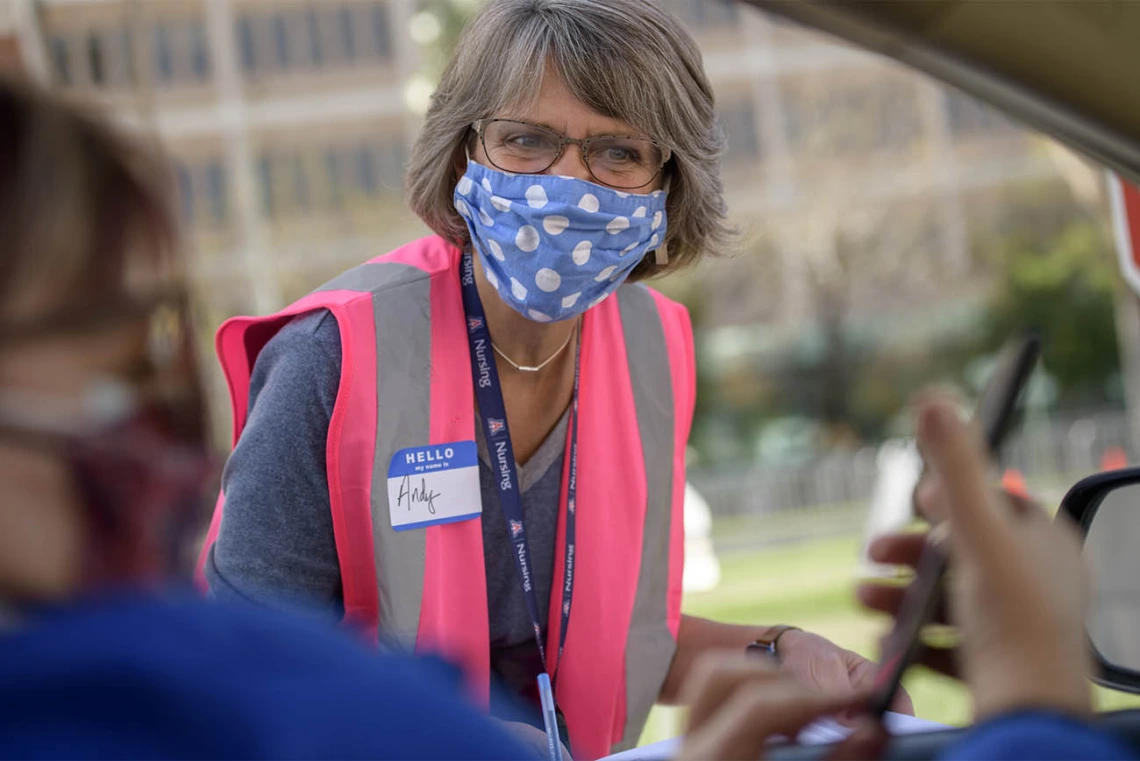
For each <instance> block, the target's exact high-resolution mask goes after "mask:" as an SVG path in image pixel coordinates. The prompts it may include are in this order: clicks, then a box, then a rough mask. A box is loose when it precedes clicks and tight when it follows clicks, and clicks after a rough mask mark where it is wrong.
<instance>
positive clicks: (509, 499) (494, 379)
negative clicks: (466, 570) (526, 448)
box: [460, 252, 582, 671]
mask: <svg viewBox="0 0 1140 761" xmlns="http://www.w3.org/2000/svg"><path fill="white" fill-rule="evenodd" d="M460 279H461V282H462V285H463V310H464V312H465V313H466V316H467V338H468V344H469V346H470V349H471V374H472V378H473V380H474V384H475V398H476V400H478V402H479V411H480V412H481V413H482V415H483V433H484V434H485V437H486V441H487V450H488V454H489V455H490V458H491V467H492V469H493V470H494V471H495V480H496V482H497V484H498V488H499V501H500V502H501V503H502V506H503V517H504V518H505V519H506V522H507V535H508V536H509V537H510V539H511V545H512V549H513V550H514V553H513V554H514V556H515V566H516V567H517V568H518V572H519V579H520V580H521V581H522V588H523V593H524V594H525V595H526V607H527V610H528V611H529V612H530V621H531V624H532V625H533V626H534V640H535V642H537V643H538V654H539V657H541V658H542V663H543V668H544V669H545V667H546V645H545V643H544V642H543V640H542V623H541V622H540V621H539V618H538V597H537V595H536V594H535V593H534V573H533V572H532V570H531V562H530V545H529V544H528V542H527V538H526V517H525V516H524V515H523V505H522V495H521V493H520V491H519V475H518V468H517V467H516V466H515V453H514V448H513V447H512V446H511V433H510V429H509V428H508V427H507V411H506V407H505V406H504V404H503V392H502V387H501V386H500V385H499V371H498V369H497V368H496V367H495V361H494V358H493V357H492V356H491V334H490V332H489V331H488V330H487V320H486V318H485V316H484V312H483V302H482V301H480V299H479V289H478V287H477V286H476V285H475V265H474V262H473V258H472V256H471V253H470V252H464V254H463V269H462V276H461V278H460ZM581 359H582V341H581V336H579V340H578V347H577V353H576V354H575V358H574V397H573V399H572V400H571V402H570V475H569V481H568V483H567V487H566V554H565V558H566V560H565V573H564V574H563V578H564V579H565V580H564V581H563V583H562V627H561V630H560V631H559V636H558V660H557V661H556V662H555V670H556V671H557V666H558V664H559V663H561V661H562V649H563V648H564V647H565V645H566V630H567V629H568V628H569V625H570V604H571V602H572V601H573V599H574V560H575V541H576V536H575V516H574V512H575V505H574V500H575V497H576V495H577V492H578V384H579V380H580V375H581V365H582V363H581Z"/></svg>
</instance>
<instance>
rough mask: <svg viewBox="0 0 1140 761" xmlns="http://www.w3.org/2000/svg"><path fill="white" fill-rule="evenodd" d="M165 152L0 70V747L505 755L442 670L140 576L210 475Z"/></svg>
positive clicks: (166, 551) (168, 558)
mask: <svg viewBox="0 0 1140 761" xmlns="http://www.w3.org/2000/svg"><path fill="white" fill-rule="evenodd" d="M164 174H165V172H164V169H163V168H162V164H161V163H160V162H158V161H156V160H154V159H153V158H152V157H150V156H148V155H147V154H145V153H143V152H142V151H140V150H139V148H138V146H135V145H133V144H132V143H130V142H129V141H128V140H127V139H125V138H124V137H123V136H122V135H120V134H118V133H117V132H116V131H114V130H113V129H111V128H110V127H109V126H107V125H106V124H104V123H103V122H102V121H100V120H99V119H98V118H96V117H94V116H90V115H87V114H85V113H83V112H81V111H79V110H76V109H74V108H71V107H69V106H66V105H63V104H61V103H60V102H57V101H55V100H54V99H53V98H51V97H49V96H47V95H44V94H42V93H40V92H38V91H36V90H33V89H31V88H30V87H27V86H25V85H22V84H15V83H10V82H2V81H0V231H3V234H2V237H0V481H2V483H3V486H4V488H3V492H2V494H0V757H5V758H37V757H64V758H80V757H101V758H137V757H142V758H169V757H179V758H297V757H305V758H317V757H332V758H362V757H363V758H399V759H411V758H488V759H491V758H495V759H498V758H526V757H527V754H526V753H525V751H523V750H522V749H520V748H518V747H517V746H515V745H514V744H513V741H512V740H510V739H509V738H508V737H507V736H506V735H504V734H503V733H502V732H501V730H499V729H497V728H495V727H493V726H491V725H489V724H488V722H486V720H485V719H483V718H482V717H481V716H480V715H479V714H478V713H477V712H476V711H475V710H474V709H472V708H469V707H467V706H466V705H464V704H463V703H462V702H461V701H460V700H459V699H458V697H457V690H456V688H455V684H454V682H455V680H454V679H450V678H449V675H448V676H445V673H444V672H442V671H441V672H440V673H435V672H433V671H432V670H431V667H429V666H428V665H426V664H413V663H411V662H407V661H397V660H394V659H391V658H385V657H383V656H381V655H379V654H377V653H375V652H374V651H371V650H369V649H367V648H365V647H363V646H360V645H359V644H358V643H356V642H352V641H349V640H348V639H347V638H345V637H343V636H342V635H340V634H338V633H336V632H334V631H330V630H329V627H327V626H326V625H324V624H323V623H321V624H320V625H317V624H313V623H305V622H302V621H297V620H294V619H291V618H289V617H285V616H283V615H281V614H272V613H269V612H267V611H261V610H256V609H253V608H250V607H240V608H230V607H228V606H224V605H217V604H210V603H206V602H204V601H201V600H199V599H197V596H196V595H192V594H187V595H186V596H185V597H179V596H178V595H176V594H172V595H169V596H167V595H160V591H161V590H162V589H163V586H164V584H165V583H167V582H169V581H170V580H172V579H173V578H174V577H175V576H174V575H175V574H176V572H177V570H178V568H179V566H180V562H179V561H180V559H185V558H184V556H185V554H186V553H185V550H186V549H188V544H189V542H190V540H191V534H192V532H194V531H196V530H197V529H198V520H199V519H200V518H201V517H203V516H202V509H201V507H202V504H203V502H202V499H201V497H202V496H203V489H204V487H207V486H208V484H209V483H210V479H209V470H210V469H209V467H208V462H209V460H208V457H207V436H206V434H205V431H204V417H203V409H202V404H201V393H200V388H199V386H198V377H197V368H196V366H195V364H194V358H193V352H192V348H191V346H192V342H191V334H190V324H189V322H188V320H187V316H186V305H185V292H184V288H185V283H184V281H183V278H182V271H183V266H182V265H183V262H182V259H181V255H180V253H179V249H178V241H177V239H176V235H175V230H174V224H173V220H172V218H171V215H170V210H169V205H168V204H167V200H166V198H167V197H166V192H165V182H164ZM180 551H181V552H180ZM186 565H187V564H186V563H181V566H183V567H185V566H186ZM184 576H185V574H184Z"/></svg>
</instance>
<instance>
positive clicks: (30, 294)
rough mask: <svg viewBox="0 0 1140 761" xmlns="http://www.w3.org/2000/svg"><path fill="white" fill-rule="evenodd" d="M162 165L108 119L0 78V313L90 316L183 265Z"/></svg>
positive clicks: (88, 319) (15, 319)
mask: <svg viewBox="0 0 1140 761" xmlns="http://www.w3.org/2000/svg"><path fill="white" fill-rule="evenodd" d="M169 188H170V183H169V182H168V177H167V170H166V164H165V162H164V161H162V160H161V158H160V157H159V156H158V155H157V152H154V151H150V150H147V149H145V148H144V147H143V146H142V145H141V144H139V143H138V142H137V141H134V140H131V139H129V138H127V137H126V136H125V135H124V134H122V133H121V132H120V131H119V130H118V129H116V128H114V127H112V126H111V125H110V124H109V123H107V122H106V121H105V120H103V119H102V118H100V117H99V116H97V115H95V114H94V113H92V112H89V111H87V110H85V109H83V108H81V107H79V106H77V105H74V104H69V103H66V102H64V101H63V100H62V99H60V98H57V97H56V96H53V95H50V94H48V93H45V92H43V91H41V90H39V89H38V88H36V87H34V86H32V85H31V84H28V83H24V82H19V81H15V80H11V79H0V231H3V232H2V233H0V321H2V324H4V326H5V328H7V327H16V326H18V325H20V324H25V323H34V324H36V325H50V324H53V323H57V322H59V323H66V324H74V325H75V326H76V327H83V326H84V325H85V324H91V323H94V322H98V316H99V315H100V314H104V313H108V312H114V311H116V310H118V309H119V308H121V307H122V306H124V305H125V304H126V303H128V302H130V301H131V300H132V299H133V298H134V297H135V295H136V291H137V290H138V289H139V288H140V287H142V288H152V287H156V286H157V287H161V285H162V284H164V283H168V282H169V281H170V280H171V279H172V278H173V277H177V276H178V275H180V259H179V257H178V253H177V240H178V234H177V225H176V223H175V217H174V214H173V211H172V205H171V203H170V200H171V194H170V190H169Z"/></svg>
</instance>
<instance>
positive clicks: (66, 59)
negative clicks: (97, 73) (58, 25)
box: [51, 37, 74, 85]
mask: <svg viewBox="0 0 1140 761" xmlns="http://www.w3.org/2000/svg"><path fill="white" fill-rule="evenodd" d="M67 48H68V44H67V39H66V38H64V37H53V38H52V40H51V60H52V65H53V66H54V67H55V75H56V78H57V79H58V80H59V82H60V84H64V85H70V84H71V83H72V77H73V76H74V74H73V73H72V71H71V54H70V51H68V49H67Z"/></svg>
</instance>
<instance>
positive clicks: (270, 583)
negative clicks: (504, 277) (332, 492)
mask: <svg viewBox="0 0 1140 761" xmlns="http://www.w3.org/2000/svg"><path fill="white" fill-rule="evenodd" d="M340 366H341V348H340V334H339V331H338V329H337V324H336V319H335V318H334V317H333V316H332V314H331V313H330V312H328V311H325V310H321V311H319V312H315V313H312V314H309V315H305V316H303V317H300V318H298V319H296V320H294V321H293V322H291V323H289V324H288V325H286V326H285V327H284V328H282V329H281V331H280V332H279V333H278V334H277V335H276V336H274V338H273V339H272V340H270V341H269V343H267V344H266V345H265V348H264V349H263V350H262V351H261V354H260V355H259V356H258V358H257V362H256V363H255V365H254V368H253V375H252V378H251V380H250V390H249V418H248V421H247V424H246V428H245V430H244V431H243V432H242V435H241V438H240V439H239V441H238V443H237V446H236V447H235V448H234V451H233V454H232V455H231V456H230V459H229V462H228V463H227V465H226V470H225V474H224V477H223V481H222V483H223V488H224V490H225V494H226V510H225V514H224V517H223V519H222V525H221V531H220V533H219V534H218V539H217V542H216V544H215V545H214V547H213V549H212V550H211V552H210V555H209V557H208V559H207V563H206V579H207V581H208V582H209V585H210V594H211V595H212V596H214V597H216V598H219V599H228V600H235V599H236V600H247V601H253V602H255V603H258V604H261V605H266V606H270V607H275V608H294V609H297V608H300V609H303V610H307V611H318V612H321V613H325V614H327V615H329V616H332V617H339V616H340V615H341V614H342V613H343V598H342V591H341V580H340V566H339V564H338V562H337V554H336V543H335V540H334V538H333V528H332V515H331V511H330V507H329V488H328V476H327V470H326V464H325V446H326V442H327V438H328V429H329V420H330V418H331V417H332V409H333V404H334V403H335V401H336V393H337V386H338V384H339V381H340ZM566 425H567V416H565V415H564V416H563V418H562V420H561V421H560V422H559V424H558V425H557V426H556V427H555V429H554V431H553V432H551V434H550V435H549V436H548V437H547V439H546V441H544V442H543V444H542V445H541V446H540V447H539V449H538V451H537V452H536V453H535V455H534V456H533V457H532V458H531V459H530V460H529V461H528V462H527V463H526V465H525V466H523V467H520V468H519V482H520V486H521V491H522V502H523V510H524V512H525V515H526V520H527V537H528V540H529V542H530V548H531V562H532V564H533V573H534V576H535V592H536V594H537V596H538V605H539V619H540V623H541V624H542V625H543V632H544V636H545V629H546V620H547V612H548V609H549V603H550V588H551V584H552V583H553V575H554V539H555V533H556V526H557V517H558V501H559V497H560V494H561V480H562V455H563V452H564V449H565V441H566ZM476 429H477V430H476V440H477V441H478V444H479V479H480V486H481V492H482V500H483V548H484V558H485V568H486V573H487V606H488V621H489V622H490V635H491V666H492V670H493V671H494V672H495V673H496V674H498V675H499V676H500V677H501V678H502V679H503V680H504V682H505V683H506V686H507V687H508V688H509V689H510V690H511V691H512V692H516V693H519V692H522V693H526V694H528V695H530V694H531V691H532V687H533V684H534V679H535V677H537V675H538V673H539V670H540V669H541V663H540V662H539V657H538V649H537V647H536V646H535V644H534V630H533V628H532V626H531V623H530V616H529V614H528V613H527V608H526V599H525V596H524V595H523V591H522V585H521V583H520V582H519V578H518V572H517V570H516V567H515V562H514V557H513V554H512V552H511V546H510V541H509V539H508V537H507V529H506V525H505V522H504V518H503V513H502V508H501V506H500V503H499V494H498V490H497V486H496V481H495V478H494V474H493V472H492V470H491V466H490V461H489V458H488V455H487V448H486V445H485V442H484V441H483V436H482V430H483V429H482V424H481V422H480V423H479V424H477V425H476ZM381 433H382V432H381ZM417 443H420V444H426V443H427V442H417Z"/></svg>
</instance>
